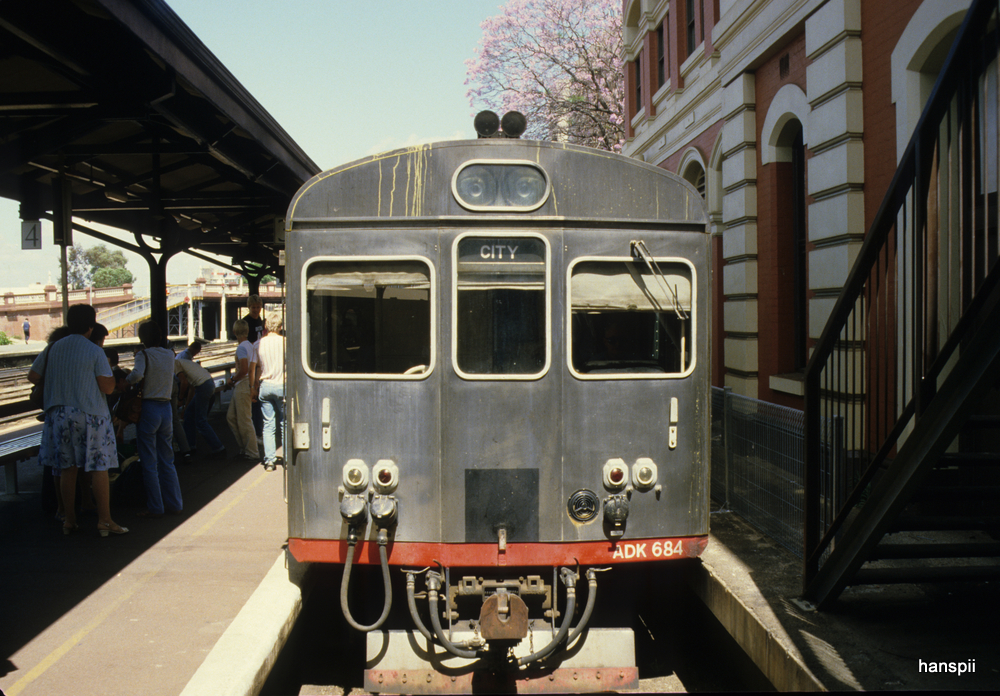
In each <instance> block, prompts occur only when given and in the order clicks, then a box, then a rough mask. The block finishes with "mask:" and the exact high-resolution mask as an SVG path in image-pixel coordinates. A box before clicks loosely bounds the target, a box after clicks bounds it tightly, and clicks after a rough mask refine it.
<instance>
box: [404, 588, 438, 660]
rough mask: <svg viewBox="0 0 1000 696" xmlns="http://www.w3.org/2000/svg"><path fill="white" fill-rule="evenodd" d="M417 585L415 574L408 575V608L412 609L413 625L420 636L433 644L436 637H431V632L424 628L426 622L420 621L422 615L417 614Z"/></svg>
mask: <svg viewBox="0 0 1000 696" xmlns="http://www.w3.org/2000/svg"><path fill="white" fill-rule="evenodd" d="M416 584H417V582H416V579H415V578H414V574H413V573H407V574H406V606H408V607H409V608H410V618H412V619H413V623H414V625H415V626H416V627H417V630H418V631H420V635H422V636H423V637H424V638H426V639H427V640H428V641H430V642H431V643H433V642H434V637H433V636H432V635H431V632H430V631H428V630H427V627H426V626H424V622H423V621H421V619H420V614H418V613H417V600H416V597H415V596H414V590H415V589H416Z"/></svg>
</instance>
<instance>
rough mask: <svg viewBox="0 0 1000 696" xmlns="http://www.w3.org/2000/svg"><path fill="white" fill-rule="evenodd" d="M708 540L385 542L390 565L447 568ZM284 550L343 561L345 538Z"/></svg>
mask: <svg viewBox="0 0 1000 696" xmlns="http://www.w3.org/2000/svg"><path fill="white" fill-rule="evenodd" d="M707 544H708V537H707V536H694V537H670V538H661V539H628V540H621V541H584V542H574V543H565V544H540V543H539V544H524V543H508V544H507V549H506V551H504V552H501V551H499V550H498V546H497V544H435V543H422V542H410V541H401V542H396V543H392V544H389V565H394V566H430V565H434V564H436V563H441V564H442V565H445V566H449V567H452V568H459V567H484V566H554V565H575V564H577V563H579V564H581V565H605V564H608V563H636V562H644V561H664V560H673V559H676V558H693V557H696V556H700V555H701V553H702V552H703V551H704V550H705V546H706V545H707ZM288 549H289V550H290V551H291V552H292V556H294V557H295V560H297V561H299V562H302V563H343V562H344V561H345V560H346V558H347V542H346V541H344V540H339V539H296V538H291V539H289V540H288ZM354 562H355V563H358V564H362V565H369V564H370V565H377V564H378V562H379V557H378V545H377V544H375V543H374V542H372V541H361V542H358V547H357V551H356V552H355V555H354Z"/></svg>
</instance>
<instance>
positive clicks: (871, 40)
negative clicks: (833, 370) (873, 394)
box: [623, 0, 969, 408]
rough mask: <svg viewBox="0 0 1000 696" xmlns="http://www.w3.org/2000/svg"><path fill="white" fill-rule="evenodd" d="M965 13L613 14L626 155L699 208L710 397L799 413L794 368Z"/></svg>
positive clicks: (859, 4)
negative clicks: (727, 396) (677, 185)
mask: <svg viewBox="0 0 1000 696" xmlns="http://www.w3.org/2000/svg"><path fill="white" fill-rule="evenodd" d="M968 6H969V3H968V1H967V0H922V1H921V0H898V1H897V0H894V1H893V2H886V1H885V0H624V2H623V13H624V32H625V36H624V38H625V52H626V55H625V59H626V60H627V61H628V70H627V71H626V81H627V89H626V111H627V119H626V136H627V143H626V145H625V149H624V152H625V154H627V155H630V156H632V157H637V158H642V159H644V160H645V161H647V162H649V163H651V164H655V165H658V166H661V167H665V168H666V169H668V170H670V171H672V172H676V173H678V174H680V175H681V176H683V177H684V178H685V179H687V180H688V181H690V182H691V183H693V184H694V185H695V186H696V187H698V189H699V190H701V191H703V192H704V195H705V199H706V203H707V206H708V211H709V219H710V225H711V228H712V234H713V237H714V239H713V242H714V247H713V248H714V259H713V261H714V272H713V293H714V312H715V313H714V317H713V327H712V329H713V339H712V351H713V355H712V360H713V363H712V364H713V384H715V385H717V386H729V387H732V388H733V390H734V391H735V392H736V393H739V394H743V395H746V396H751V397H754V398H759V399H763V400H766V401H771V402H774V403H779V404H783V405H787V406H792V407H795V408H802V405H803V404H802V398H801V395H802V392H803V389H802V382H801V374H802V368H803V367H804V365H805V362H806V360H807V359H808V355H809V348H810V346H811V345H812V343H813V342H814V341H815V340H816V339H817V338H818V337H819V335H820V333H821V332H822V330H823V327H824V325H825V323H826V320H827V317H828V316H829V313H830V311H831V309H832V307H833V304H834V302H835V301H836V298H837V296H838V295H839V293H840V289H841V288H842V286H843V284H844V281H845V279H846V278H847V274H848V272H849V271H850V268H851V265H852V263H853V261H854V259H855V258H856V256H857V252H858V250H859V248H860V246H861V242H862V240H863V238H864V236H865V233H866V230H867V229H868V226H869V225H870V224H871V222H872V220H873V219H874V217H875V214H876V212H877V210H878V208H879V206H880V204H881V202H882V198H883V196H884V195H885V192H886V190H887V188H888V186H889V182H890V181H891V179H892V177H893V174H894V172H895V169H896V163H897V161H898V159H899V158H900V157H901V156H902V154H903V151H904V149H905V147H906V143H907V142H908V139H909V137H910V134H911V133H912V131H913V128H914V126H915V125H916V123H917V120H918V118H919V116H920V111H921V108H922V106H923V104H924V102H925V101H926V99H927V97H928V96H929V94H930V91H931V88H932V87H933V84H934V80H935V78H936V76H937V73H938V71H939V69H940V67H941V65H942V64H943V62H944V59H945V57H946V55H947V52H948V49H949V47H950V46H951V42H952V40H953V38H954V36H955V34H956V32H957V31H958V28H959V26H960V24H961V22H962V19H963V18H964V15H965V11H966V9H967V8H968Z"/></svg>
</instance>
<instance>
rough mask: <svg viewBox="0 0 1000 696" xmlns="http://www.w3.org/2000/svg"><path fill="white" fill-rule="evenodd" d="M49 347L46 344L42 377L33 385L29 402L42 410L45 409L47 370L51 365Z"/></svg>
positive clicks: (33, 406)
mask: <svg viewBox="0 0 1000 696" xmlns="http://www.w3.org/2000/svg"><path fill="white" fill-rule="evenodd" d="M49 347H50V346H45V353H46V355H45V366H44V367H42V378H41V379H40V380H38V384H33V385H32V386H31V393H30V394H28V403H29V404H31V407H32V408H37V409H39V410H40V411H44V410H45V370H46V369H47V368H48V366H49V356H48V351H49Z"/></svg>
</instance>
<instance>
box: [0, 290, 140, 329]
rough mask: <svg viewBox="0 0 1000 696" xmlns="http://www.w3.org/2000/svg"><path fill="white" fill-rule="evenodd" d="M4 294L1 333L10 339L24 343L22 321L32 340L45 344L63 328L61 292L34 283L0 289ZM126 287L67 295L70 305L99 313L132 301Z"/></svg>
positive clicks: (75, 291) (83, 291) (131, 295)
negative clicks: (83, 305) (88, 307)
mask: <svg viewBox="0 0 1000 696" xmlns="http://www.w3.org/2000/svg"><path fill="white" fill-rule="evenodd" d="M0 293H2V294H3V317H2V319H0V331H3V332H4V333H5V334H7V336H9V337H11V338H17V339H20V340H22V341H23V340H24V328H23V327H24V321H25V319H27V320H28V321H29V322H30V323H31V338H32V340H41V341H44V340H45V339H46V338H48V335H49V334H50V333H51V332H52V330H53V329H55V328H56V327H58V326H61V325H62V295H63V293H62V290H60V289H59V288H58V287H56V286H55V285H53V284H52V283H48V284H46V285H42V284H41V283H33V284H31V285H29V286H27V287H22V288H0ZM135 299H136V298H135V295H134V294H133V293H132V286H131V285H129V284H126V285H121V286H118V287H111V288H84V289H82V290H70V291H69V303H70V304H80V303H81V302H86V303H87V304H90V305H93V306H94V307H95V308H96V309H97V311H98V312H100V311H102V310H104V309H108V308H110V307H116V306H119V305H122V304H127V303H130V302H133V301H134V300H135Z"/></svg>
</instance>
